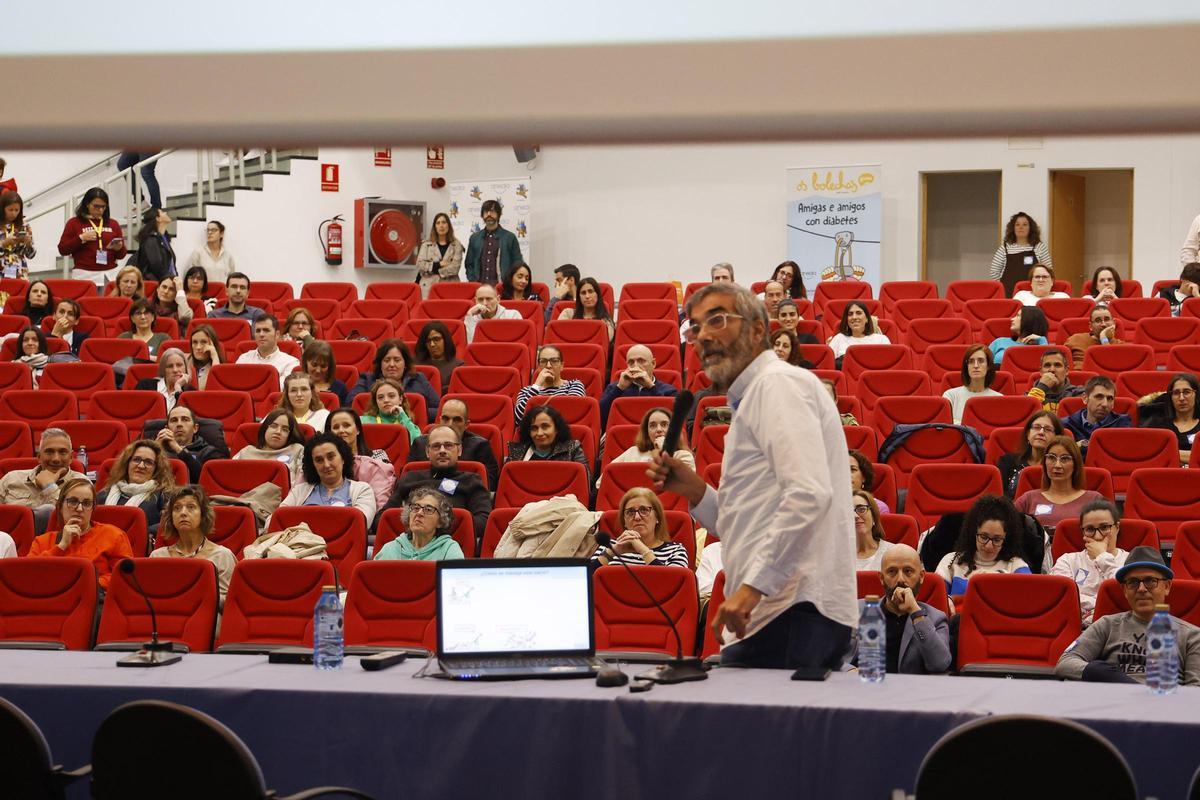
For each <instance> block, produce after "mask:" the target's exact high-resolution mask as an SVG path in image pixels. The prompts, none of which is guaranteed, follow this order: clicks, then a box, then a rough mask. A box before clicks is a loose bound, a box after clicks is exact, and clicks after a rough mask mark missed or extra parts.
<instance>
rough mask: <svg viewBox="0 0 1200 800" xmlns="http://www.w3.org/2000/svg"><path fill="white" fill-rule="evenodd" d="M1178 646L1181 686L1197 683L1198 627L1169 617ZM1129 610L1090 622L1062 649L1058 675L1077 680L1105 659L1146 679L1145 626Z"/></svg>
mask: <svg viewBox="0 0 1200 800" xmlns="http://www.w3.org/2000/svg"><path fill="white" fill-rule="evenodd" d="M1171 624H1172V625H1174V626H1175V637H1176V640H1177V642H1178V646H1179V666H1180V669H1181V670H1182V671H1183V680H1182V683H1183V685H1184V686H1200V628H1197V627H1196V626H1194V625H1191V624H1189V623H1187V622H1184V621H1183V620H1181V619H1178V618H1177V617H1171ZM1147 627H1149V623H1146V622H1142V621H1141V620H1140V619H1138V618H1137V617H1135V616H1134V615H1133V612H1132V611H1126V612H1123V613H1120V614H1109V615H1108V616H1105V617H1101V618H1100V619H1098V620H1096V621H1095V622H1094V623H1092V625H1091V627H1089V628H1088V629H1087V630H1086V631H1084V632H1083V635H1082V636H1080V637H1079V638H1078V639H1076V640H1075V641H1074V642H1072V643H1071V645H1070V646H1069V647H1068V648H1067V649H1066V650H1065V651H1064V652H1063V654H1062V656H1060V657H1059V659H1058V664H1057V665H1056V666H1055V667H1054V674H1055V676H1056V677H1059V678H1067V679H1069V680H1080V679H1081V678H1082V677H1083V670H1084V668H1085V667H1087V665H1088V664H1089V663H1090V662H1092V661H1106V662H1108V663H1110V664H1116V665H1117V668H1118V669H1120V670H1121V671H1122V672H1124V673H1125V674H1126V675H1128V676H1129V677H1131V678H1133V679H1134V680H1136V681H1138V682H1139V683H1145V681H1146V628H1147Z"/></svg>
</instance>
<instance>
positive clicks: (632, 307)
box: [618, 283, 679, 331]
mask: <svg viewBox="0 0 1200 800" xmlns="http://www.w3.org/2000/svg"><path fill="white" fill-rule="evenodd" d="M625 286H626V287H629V286H630V284H628V283H627V284H625ZM674 290H675V287H674V286H672V287H671V291H672V292H674ZM621 291H622V292H624V289H622V290H621ZM618 319H619V320H621V321H622V322H625V321H628V320H634V319H654V320H667V321H668V322H671V323H672V324H674V325H675V329H676V330H677V331H678V329H679V306H677V305H676V304H675V301H674V299H670V300H662V299H659V300H622V301H621V305H620V311H619V316H618Z"/></svg>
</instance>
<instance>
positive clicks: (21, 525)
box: [0, 505, 37, 556]
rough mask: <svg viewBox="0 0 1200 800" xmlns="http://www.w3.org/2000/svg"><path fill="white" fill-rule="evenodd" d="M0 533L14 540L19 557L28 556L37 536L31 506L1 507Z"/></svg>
mask: <svg viewBox="0 0 1200 800" xmlns="http://www.w3.org/2000/svg"><path fill="white" fill-rule="evenodd" d="M0 531H4V532H5V533H7V534H8V535H9V536H11V537H12V538H13V543H14V544H15V545H16V546H17V556H24V555H27V554H28V553H29V548H30V546H31V545H32V544H33V538H34V536H36V535H37V533H36V531H35V530H34V527H33V509H32V508H30V507H29V506H10V505H0Z"/></svg>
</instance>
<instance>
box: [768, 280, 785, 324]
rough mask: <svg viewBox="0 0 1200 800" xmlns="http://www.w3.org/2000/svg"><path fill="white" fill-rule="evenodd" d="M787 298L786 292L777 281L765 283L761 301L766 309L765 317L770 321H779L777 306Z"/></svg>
mask: <svg viewBox="0 0 1200 800" xmlns="http://www.w3.org/2000/svg"><path fill="white" fill-rule="evenodd" d="M785 297H787V290H786V289H784V288H783V284H782V283H780V282H779V281H767V284H766V286H764V287H763V293H762V301H763V305H765V306H766V307H767V316H768V317H769V318H770V319H773V320H778V319H779V304H780V303H781V302H783V298H785Z"/></svg>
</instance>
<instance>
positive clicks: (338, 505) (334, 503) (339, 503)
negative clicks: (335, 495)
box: [329, 500, 346, 508]
mask: <svg viewBox="0 0 1200 800" xmlns="http://www.w3.org/2000/svg"><path fill="white" fill-rule="evenodd" d="M329 505H330V506H332V507H333V508H345V507H346V504H345V503H343V502H342V501H341V500H330V501H329Z"/></svg>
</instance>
